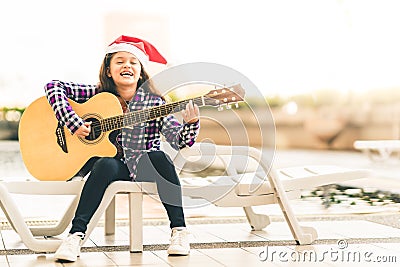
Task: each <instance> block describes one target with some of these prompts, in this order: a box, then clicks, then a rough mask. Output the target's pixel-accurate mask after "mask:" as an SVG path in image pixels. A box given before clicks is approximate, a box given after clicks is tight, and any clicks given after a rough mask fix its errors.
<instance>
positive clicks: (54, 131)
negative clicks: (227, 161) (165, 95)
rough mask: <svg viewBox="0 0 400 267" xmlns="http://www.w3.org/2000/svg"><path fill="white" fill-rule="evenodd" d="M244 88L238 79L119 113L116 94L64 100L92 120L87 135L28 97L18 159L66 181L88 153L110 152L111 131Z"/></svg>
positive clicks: (233, 95)
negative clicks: (193, 94)
mask: <svg viewBox="0 0 400 267" xmlns="http://www.w3.org/2000/svg"><path fill="white" fill-rule="evenodd" d="M244 94H245V92H244V89H243V88H242V87H241V86H240V84H237V85H235V86H232V87H230V88H221V89H215V90H211V91H209V92H208V93H207V94H205V95H202V96H199V97H195V98H191V99H185V100H181V101H176V102H172V103H167V104H164V105H161V106H156V107H152V108H148V109H143V110H140V111H133V112H128V113H123V111H122V108H121V104H120V102H119V100H118V98H117V97H115V96H114V95H113V94H110V93H106V92H103V93H100V94H97V95H95V96H93V97H92V98H90V99H89V100H88V101H87V102H85V103H83V104H78V103H77V102H75V101H73V100H71V99H69V100H68V101H69V103H70V105H71V107H72V108H73V110H74V111H75V112H76V114H78V116H80V117H81V118H82V119H83V120H85V121H91V122H92V124H91V132H90V134H89V136H87V137H85V138H82V137H78V136H77V135H72V134H71V133H70V132H69V130H68V129H67V128H66V126H62V125H61V124H60V123H59V121H58V120H57V118H56V116H55V115H54V111H53V109H52V108H51V106H50V104H49V102H48V100H47V98H46V97H44V96H43V97H40V98H38V99H37V100H35V101H34V102H32V103H31V104H30V105H29V106H28V107H27V108H26V109H25V111H24V113H23V115H22V117H21V120H20V123H19V133H18V135H19V143H20V149H21V155H22V159H23V161H24V164H25V166H26V168H27V170H28V171H29V173H30V174H31V175H32V176H34V177H35V178H37V179H38V180H41V181H65V180H68V179H70V178H71V177H73V176H74V175H75V174H76V173H78V171H79V170H80V169H81V168H82V167H83V166H84V165H85V163H86V162H87V161H88V160H89V159H91V158H92V157H113V156H115V155H116V153H117V149H116V147H115V146H114V145H113V144H112V143H111V141H110V140H109V135H110V133H111V132H112V131H114V130H118V129H121V128H124V127H130V126H133V125H135V124H137V123H141V122H145V121H150V120H154V119H156V118H158V117H163V116H166V115H168V114H172V113H176V112H179V111H181V110H184V109H185V108H186V104H187V103H188V102H189V101H190V100H192V101H193V103H195V104H197V105H198V106H199V107H201V106H216V107H218V109H221V108H222V107H223V106H227V107H228V108H229V107H230V105H231V104H236V105H237V104H238V102H241V101H243V100H244V99H243V98H244Z"/></svg>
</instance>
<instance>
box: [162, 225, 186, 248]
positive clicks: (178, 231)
mask: <svg viewBox="0 0 400 267" xmlns="http://www.w3.org/2000/svg"><path fill="white" fill-rule="evenodd" d="M189 234H190V233H189V231H188V230H186V228H185V227H176V228H172V233H171V239H170V241H171V245H169V247H168V250H167V252H168V255H189V252H190V243H189Z"/></svg>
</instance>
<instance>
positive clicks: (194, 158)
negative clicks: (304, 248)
mask: <svg viewBox="0 0 400 267" xmlns="http://www.w3.org/2000/svg"><path fill="white" fill-rule="evenodd" d="M166 149H167V150H168V151H170V152H171V153H170V156H171V158H172V159H173V160H174V162H175V164H176V166H177V169H178V170H179V171H180V172H181V171H183V172H184V171H185V165H196V166H197V167H199V166H200V167H201V168H206V167H209V166H210V165H218V164H220V165H221V166H222V169H224V170H225V172H224V173H223V174H222V175H221V176H213V177H196V178H182V179H181V184H182V191H183V195H184V196H188V197H191V198H200V199H205V200H208V201H209V202H211V203H213V204H215V205H217V206H222V207H243V208H244V211H245V214H246V216H247V219H248V221H249V223H250V225H251V227H252V228H253V229H254V230H260V229H262V228H264V227H266V226H267V225H268V224H269V223H270V220H269V218H268V216H267V215H262V214H256V213H254V212H253V210H252V208H251V207H252V206H256V205H266V204H273V203H278V204H279V206H280V208H281V209H282V212H283V214H284V217H285V219H286V222H287V223H288V225H289V227H290V230H291V232H292V235H293V237H294V240H296V242H297V244H310V243H312V242H313V241H314V240H315V239H316V238H317V233H316V231H315V229H314V228H311V227H303V226H300V225H299V223H298V221H297V219H296V217H295V213H294V212H293V210H292V208H291V206H290V202H289V199H290V198H293V197H298V196H299V195H300V190H302V189H305V188H310V189H311V188H314V187H316V186H321V185H325V184H332V183H339V182H343V181H347V180H352V179H359V178H365V177H367V176H368V172H367V171H365V170H350V169H344V168H340V167H335V166H302V167H295V168H285V169H278V170H275V169H271V170H270V166H269V164H268V162H267V159H266V157H265V155H263V154H262V152H261V151H260V150H258V149H255V148H252V147H238V146H234V147H230V146H219V145H217V146H215V145H211V144H196V145H194V146H193V147H192V148H189V149H183V150H181V152H179V153H177V152H175V151H172V150H169V149H168V148H166ZM250 161H253V163H251V162H250ZM201 173H202V172H200V173H199V175H200V174H201ZM267 174H268V175H267ZM83 183H84V181H70V182H62V181H27V182H26V181H17V182H0V206H1V208H2V209H3V212H4V213H5V215H6V217H7V219H8V221H9V223H10V224H11V226H12V227H13V228H14V230H15V231H16V232H17V233H18V234H19V235H20V237H21V240H22V242H23V243H24V244H25V245H26V247H27V248H29V249H31V250H33V251H37V252H54V251H55V250H56V249H57V247H58V246H59V245H60V243H61V240H60V239H54V238H53V239H43V238H41V239H40V238H37V237H39V236H42V237H43V236H57V235H60V234H61V233H63V232H64V231H65V230H66V228H67V227H68V226H69V223H70V222H71V220H72V217H73V215H74V211H75V209H76V206H77V202H78V200H79V196H80V192H81V189H82V186H83ZM205 189H206V190H205ZM117 193H127V194H129V226H130V251H131V252H140V251H142V250H143V238H142V236H143V233H142V226H143V224H142V220H143V217H142V201H143V194H156V186H155V184H154V183H144V182H140V183H136V182H123V181H120V182H114V183H113V184H111V185H110V186H109V187H108V188H107V190H106V193H105V195H104V197H103V200H102V202H101V204H100V206H99V208H98V209H97V211H96V213H95V214H94V216H93V218H92V220H91V221H90V223H89V225H88V230H87V235H86V239H87V238H88V237H89V236H90V233H91V232H92V230H93V229H94V227H95V226H96V225H97V223H98V221H99V220H100V218H101V216H102V214H104V213H105V232H106V234H113V233H114V231H115V201H114V197H115V194H117ZM12 194H29V195H32V194H37V195H73V196H74V197H73V200H72V201H71V205H70V206H69V208H68V209H67V211H66V212H65V214H64V215H63V217H62V218H61V219H60V221H59V223H58V224H57V225H55V226H49V227H30V226H28V225H27V224H26V223H25V221H24V218H23V216H22V214H21V212H20V209H19V208H18V207H17V205H16V202H15V201H14V200H13V197H12ZM86 239H85V240H84V241H86Z"/></svg>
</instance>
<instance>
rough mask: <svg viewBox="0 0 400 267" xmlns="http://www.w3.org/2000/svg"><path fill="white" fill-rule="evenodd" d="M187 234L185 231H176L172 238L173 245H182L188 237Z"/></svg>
mask: <svg viewBox="0 0 400 267" xmlns="http://www.w3.org/2000/svg"><path fill="white" fill-rule="evenodd" d="M186 235H187V233H186V232H184V231H176V232H175V233H174V234H173V235H172V237H171V244H173V245H182V241H183V238H184V237H186Z"/></svg>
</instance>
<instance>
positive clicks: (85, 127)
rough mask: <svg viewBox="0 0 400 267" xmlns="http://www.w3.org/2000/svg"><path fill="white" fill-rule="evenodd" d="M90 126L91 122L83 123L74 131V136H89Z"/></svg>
mask: <svg viewBox="0 0 400 267" xmlns="http://www.w3.org/2000/svg"><path fill="white" fill-rule="evenodd" d="M90 124H92V122H91V121H85V122H84V123H83V124H82V125H81V127H79V128H78V130H76V132H75V134H76V135H77V136H79V137H82V138H85V137H86V136H88V135H89V134H90Z"/></svg>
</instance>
